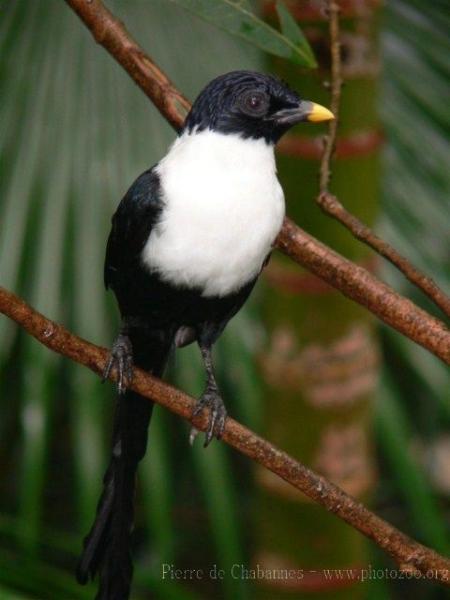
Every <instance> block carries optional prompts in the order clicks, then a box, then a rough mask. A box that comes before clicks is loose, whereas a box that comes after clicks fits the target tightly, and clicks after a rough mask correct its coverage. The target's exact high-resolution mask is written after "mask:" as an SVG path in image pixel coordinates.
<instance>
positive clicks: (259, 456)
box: [0, 287, 450, 585]
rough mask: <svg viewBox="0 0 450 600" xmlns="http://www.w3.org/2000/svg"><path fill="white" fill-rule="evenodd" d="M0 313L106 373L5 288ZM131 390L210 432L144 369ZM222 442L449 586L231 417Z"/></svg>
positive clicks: (427, 552) (448, 571)
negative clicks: (192, 417)
mask: <svg viewBox="0 0 450 600" xmlns="http://www.w3.org/2000/svg"><path fill="white" fill-rule="evenodd" d="M0 312H1V313H3V314H5V315H6V316H8V317H9V318H10V319H12V320H14V321H15V322H16V323H17V324H18V325H20V326H21V327H23V328H24V329H25V330H26V331H27V332H28V333H29V334H30V335H32V336H33V337H35V338H36V339H37V340H38V341H39V342H41V343H42V344H44V345H45V346H47V348H50V350H53V351H54V352H57V353H58V354H61V355H63V356H65V357H67V358H70V359H72V360H74V361H76V362H78V363H80V364H82V365H84V366H86V367H88V368H89V369H91V371H93V372H94V373H96V374H97V375H101V374H102V373H103V370H104V367H105V364H106V361H107V359H108V354H109V353H108V350H106V349H105V348H100V347H99V346H95V345H94V344H91V343H89V342H87V341H85V340H83V339H81V338H79V337H78V336H76V335H74V334H72V333H70V332H69V331H68V330H67V329H65V328H64V327H63V326H62V325H59V324H57V323H55V322H54V321H50V320H49V319H47V318H46V317H44V316H43V315H42V314H40V313H38V312H37V311H35V310H34V309H33V308H31V307H30V306H28V305H27V304H26V303H25V302H24V301H23V300H21V299H20V298H18V297H17V296H15V295H14V294H12V293H11V292H8V291H7V290H5V289H4V288H2V287H0ZM116 376H117V374H116V371H115V370H114V371H113V372H112V373H111V374H110V379H111V380H113V381H116ZM130 387H131V389H133V390H134V391H136V392H138V393H139V394H140V395H141V396H145V397H146V398H148V399H149V400H152V401H154V402H157V403H158V404H161V405H162V406H164V407H165V408H168V409H169V410H170V411H172V412H174V413H176V414H177V415H179V416H180V417H183V418H184V419H187V420H189V421H191V422H192V424H193V425H194V426H195V427H196V428H197V429H199V430H201V431H205V430H206V428H207V425H208V419H207V415H201V416H198V417H196V418H195V419H193V420H191V415H192V411H193V408H194V406H195V400H194V399H193V398H191V397H189V396H187V395H186V394H184V393H183V392H181V391H180V390H177V389H175V388H173V387H172V386H170V385H168V384H166V383H164V382H162V381H161V380H159V379H156V378H154V377H152V376H151V375H148V374H147V373H145V372H144V371H142V370H140V369H135V370H134V376H133V381H132V383H131V385H130ZM223 440H224V442H226V443H227V444H229V445H230V446H232V447H233V448H235V449H236V450H238V451H239V452H241V453H242V454H244V455H245V456H248V457H249V458H251V459H252V460H254V461H256V462H257V463H259V464H260V465H262V466H263V467H266V468H267V469H269V470H270V471H272V472H273V473H275V474H276V475H279V476H280V477H281V478H282V479H284V480H285V481H287V482H288V483H290V484H291V485H293V486H294V487H295V488H297V489H298V490H300V491H301V492H303V493H304V494H306V495H307V496H308V497H309V498H311V499H312V500H314V501H315V502H317V503H318V504H320V505H322V506H323V507H324V508H325V509H326V510H328V511H329V512H332V513H334V514H335V515H336V516H337V517H339V518H340V519H342V520H344V521H346V522H347V523H348V524H349V525H351V526H352V527H354V528H355V529H357V530H358V531H360V532H361V533H362V534H364V535H365V536H367V537H368V538H370V539H372V540H373V541H374V542H375V543H376V544H378V546H380V547H381V548H382V549H383V550H385V551H386V552H388V553H389V554H390V555H391V556H392V558H393V559H394V560H395V561H396V563H397V564H398V565H399V568H400V569H402V570H404V571H405V570H408V571H414V572H418V573H421V574H422V575H423V576H425V577H426V578H427V579H435V580H436V581H439V582H441V583H443V584H445V585H450V560H448V559H446V558H445V557H443V556H441V555H439V554H437V553H436V552H435V551H434V550H432V549H430V548H427V547H426V546H423V545H422V544H419V543H418V542H416V541H414V540H413V539H411V538H410V537H408V536H406V535H405V534H404V533H402V532H401V531H399V530H398V529H396V528H395V527H393V526H392V525H391V524H389V523H387V522H386V521H384V520H383V519H381V518H380V517H378V516H377V515H375V514H374V513H373V512H371V511H370V510H368V509H367V508H366V507H365V506H363V505H362V504H361V503H360V502H358V501H356V500H355V499H354V498H352V497H351V496H349V495H348V494H346V493H345V492H344V491H343V490H341V489H340V488H338V487H337V486H335V485H334V484H333V483H331V482H329V481H327V480H326V479H325V478H324V477H322V476H321V475H318V474H317V473H315V472H314V471H312V470H311V469H308V468H307V467H305V466H304V465H302V464H301V463H299V462H297V461H296V460H295V459H294V458H292V457H291V456H289V455H288V454H286V453H285V452H282V451H281V450H279V449H278V448H276V447H275V446H273V445H272V444H270V443H269V442H268V441H266V440H264V439H263V438H261V437H259V436H257V435H256V434H255V433H253V432H252V431H250V430H249V429H247V428H246V427H244V426H242V425H240V424H239V423H237V422H236V421H234V420H233V419H227V421H226V426H225V432H224V436H223Z"/></svg>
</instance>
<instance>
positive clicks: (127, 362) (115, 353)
mask: <svg viewBox="0 0 450 600" xmlns="http://www.w3.org/2000/svg"><path fill="white" fill-rule="evenodd" d="M113 368H115V369H117V389H118V391H119V394H124V393H125V391H126V389H127V386H128V385H129V384H130V383H131V381H132V380H133V347H132V345H131V341H130V338H129V337H128V336H127V335H125V334H123V333H120V334H119V335H118V336H117V338H116V341H115V342H114V344H113V347H112V348H111V355H110V357H109V360H108V362H107V363H106V367H105V370H104V371H103V377H102V381H103V383H104V382H105V381H106V380H107V379H108V377H109V375H110V373H111V370H112V369H113Z"/></svg>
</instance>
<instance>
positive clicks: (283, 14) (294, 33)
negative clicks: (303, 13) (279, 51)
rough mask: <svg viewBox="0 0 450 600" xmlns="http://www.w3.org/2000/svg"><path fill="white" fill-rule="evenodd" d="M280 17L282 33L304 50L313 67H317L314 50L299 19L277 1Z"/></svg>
mask: <svg viewBox="0 0 450 600" xmlns="http://www.w3.org/2000/svg"><path fill="white" fill-rule="evenodd" d="M276 9H277V14H278V19H279V20H280V27H281V32H282V34H283V35H284V36H285V37H287V38H288V39H289V40H291V41H292V42H293V43H294V44H295V45H296V46H297V47H298V48H301V49H302V51H303V52H304V54H305V56H307V58H308V60H309V61H310V62H309V64H310V66H311V67H313V68H315V67H317V62H316V59H315V58H314V54H313V51H312V50H311V46H310V45H309V43H308V40H307V39H306V37H305V34H304V33H303V31H302V30H301V29H300V27H299V26H298V23H297V21H296V20H295V19H294V17H293V16H292V15H291V13H290V12H289V11H288V9H287V8H286V7H285V5H284V4H283V3H282V2H277V4H276Z"/></svg>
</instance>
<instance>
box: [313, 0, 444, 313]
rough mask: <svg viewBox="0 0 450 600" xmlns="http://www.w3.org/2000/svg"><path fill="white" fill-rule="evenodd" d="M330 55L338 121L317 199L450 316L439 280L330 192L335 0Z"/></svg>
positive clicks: (338, 69) (336, 69) (337, 71)
mask: <svg viewBox="0 0 450 600" xmlns="http://www.w3.org/2000/svg"><path fill="white" fill-rule="evenodd" d="M327 7H328V15H329V32H330V53H331V87H330V91H331V102H330V104H331V112H332V113H333V114H334V115H335V117H336V118H335V120H334V121H330V123H329V126H328V127H329V129H328V135H327V137H326V139H325V146H324V151H323V155H322V160H321V164H320V186H319V189H320V192H319V195H318V196H317V198H316V201H317V203H318V204H319V206H320V208H321V209H322V210H323V211H324V212H325V213H326V214H327V215H329V216H331V217H333V218H334V219H336V220H337V221H339V223H341V224H342V225H344V227H346V228H347V229H348V230H349V231H350V232H351V233H352V235H353V236H354V237H355V238H357V239H358V240H360V241H361V242H363V243H364V244H366V245H367V246H369V247H370V248H372V249H373V250H375V251H376V252H378V254H380V255H381V256H383V257H384V258H386V259H387V260H388V261H389V262H390V263H392V264H393V265H394V266H396V267H397V269H398V270H399V271H401V272H402V273H403V275H405V277H406V278H407V279H408V280H409V281H410V282H411V283H412V284H414V285H415V286H416V287H418V288H419V289H421V290H422V291H423V292H424V293H425V294H426V295H427V296H428V297H429V298H430V299H431V300H432V301H433V302H434V303H435V304H436V306H438V307H439V308H440V309H441V310H442V311H443V312H444V314H446V315H447V316H448V317H450V297H449V296H447V294H445V293H444V292H443V291H442V290H441V288H440V287H439V286H438V285H437V284H436V282H435V281H433V279H432V278H431V277H429V276H428V275H425V274H424V273H422V272H421V271H420V270H419V269H417V268H416V267H415V266H414V265H412V264H411V262H410V261H409V260H408V259H407V258H405V257H404V256H402V255H401V254H399V253H398V252H397V250H396V249H395V248H393V247H392V246H391V245H390V244H388V243H387V242H385V241H384V240H382V239H381V238H379V237H378V236H377V235H376V234H375V233H374V232H373V231H372V230H371V229H370V227H367V225H365V224H364V223H363V222H362V221H360V220H359V219H358V218H357V217H355V216H354V215H353V214H352V213H350V212H349V211H348V210H347V209H346V208H344V206H343V205H342V204H341V202H339V200H338V199H337V198H336V196H334V195H333V194H332V193H331V192H330V191H329V189H328V185H329V182H330V176H331V168H330V162H331V157H332V155H333V151H334V148H335V144H336V134H337V127H338V123H339V108H340V100H341V88H342V64H341V51H340V41H339V6H338V4H337V3H336V2H335V1H334V0H328V2H327Z"/></svg>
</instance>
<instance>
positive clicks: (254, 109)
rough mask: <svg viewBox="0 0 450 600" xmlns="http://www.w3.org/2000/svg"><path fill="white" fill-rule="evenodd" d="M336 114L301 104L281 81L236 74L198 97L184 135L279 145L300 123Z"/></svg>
mask: <svg viewBox="0 0 450 600" xmlns="http://www.w3.org/2000/svg"><path fill="white" fill-rule="evenodd" d="M333 118H334V117H333V114H332V113H331V112H330V111H329V110H328V109H326V108H324V107H323V106H320V105H319V104H315V103H313V102H310V101H308V100H302V99H301V98H300V97H299V96H298V94H296V93H295V92H294V91H292V90H291V89H289V87H288V86H287V85H286V84H285V83H283V82H281V81H280V80H279V79H276V78H275V77H272V76H271V75H265V74H263V73H256V72H254V71H233V72H231V73H226V74H225V75H221V76H220V77H217V78H216V79H213V80H212V81H211V82H210V83H209V84H208V85H207V86H206V87H205V88H204V89H203V91H202V92H201V93H200V94H199V96H198V97H197V99H196V101H195V102H194V104H193V106H192V109H191V111H190V112H189V114H188V116H187V118H186V122H185V125H184V128H183V131H188V132H191V131H193V130H194V129H195V130H196V131H202V130H204V129H211V130H213V131H218V132H220V133H225V134H228V133H235V134H239V135H240V136H242V137H243V138H254V139H260V138H264V139H265V140H266V141H267V142H268V143H273V144H274V143H276V142H277V141H278V140H279V139H280V137H281V136H282V135H283V134H284V133H286V131H287V130H288V129H289V128H290V127H292V126H293V125H295V124H296V123H300V122H301V121H314V122H317V121H326V120H329V119H333Z"/></svg>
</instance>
